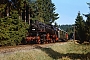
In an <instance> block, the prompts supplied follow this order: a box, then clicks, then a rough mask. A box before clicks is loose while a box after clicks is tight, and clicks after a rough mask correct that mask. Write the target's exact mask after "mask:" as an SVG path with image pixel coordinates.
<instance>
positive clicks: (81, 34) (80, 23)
mask: <svg viewBox="0 0 90 60" xmlns="http://www.w3.org/2000/svg"><path fill="white" fill-rule="evenodd" d="M75 28H76V39H79V40H80V43H83V42H84V40H85V21H84V20H83V17H82V16H81V14H80V12H78V15H77V17H76V21H75Z"/></svg>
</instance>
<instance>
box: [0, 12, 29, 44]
mask: <svg viewBox="0 0 90 60" xmlns="http://www.w3.org/2000/svg"><path fill="white" fill-rule="evenodd" d="M27 27H28V26H26V25H25V23H23V22H22V21H21V20H19V18H18V14H17V11H13V12H12V14H11V16H9V17H5V18H1V19H0V45H17V44H20V43H21V41H22V39H23V38H24V37H25V34H26V32H27V30H26V28H27Z"/></svg>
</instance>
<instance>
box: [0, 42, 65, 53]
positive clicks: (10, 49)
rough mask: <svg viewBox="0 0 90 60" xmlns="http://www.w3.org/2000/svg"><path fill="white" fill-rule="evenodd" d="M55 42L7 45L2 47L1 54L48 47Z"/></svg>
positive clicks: (0, 48)
mask: <svg viewBox="0 0 90 60" xmlns="http://www.w3.org/2000/svg"><path fill="white" fill-rule="evenodd" d="M56 43H61V44H63V43H65V42H56ZM53 44H55V43H48V44H30V45H18V46H5V47H0V54H4V53H13V52H17V51H23V50H31V49H36V48H38V46H40V47H43V48H45V47H48V46H52V45H53Z"/></svg>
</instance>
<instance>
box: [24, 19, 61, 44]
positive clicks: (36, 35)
mask: <svg viewBox="0 0 90 60" xmlns="http://www.w3.org/2000/svg"><path fill="white" fill-rule="evenodd" d="M59 39H60V30H59V29H58V28H56V27H54V26H53V25H50V24H45V23H42V22H40V21H38V20H34V21H33V20H31V21H30V28H29V30H28V35H27V36H26V39H25V40H26V42H27V43H38V44H40V43H51V42H57V41H58V40H59Z"/></svg>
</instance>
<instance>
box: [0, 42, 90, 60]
mask: <svg viewBox="0 0 90 60" xmlns="http://www.w3.org/2000/svg"><path fill="white" fill-rule="evenodd" d="M0 60H90V45H84V44H82V45H80V44H74V43H73V42H65V43H55V44H52V45H47V46H45V47H42V46H37V47H35V49H30V50H20V51H15V52H11V53H1V54H0Z"/></svg>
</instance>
